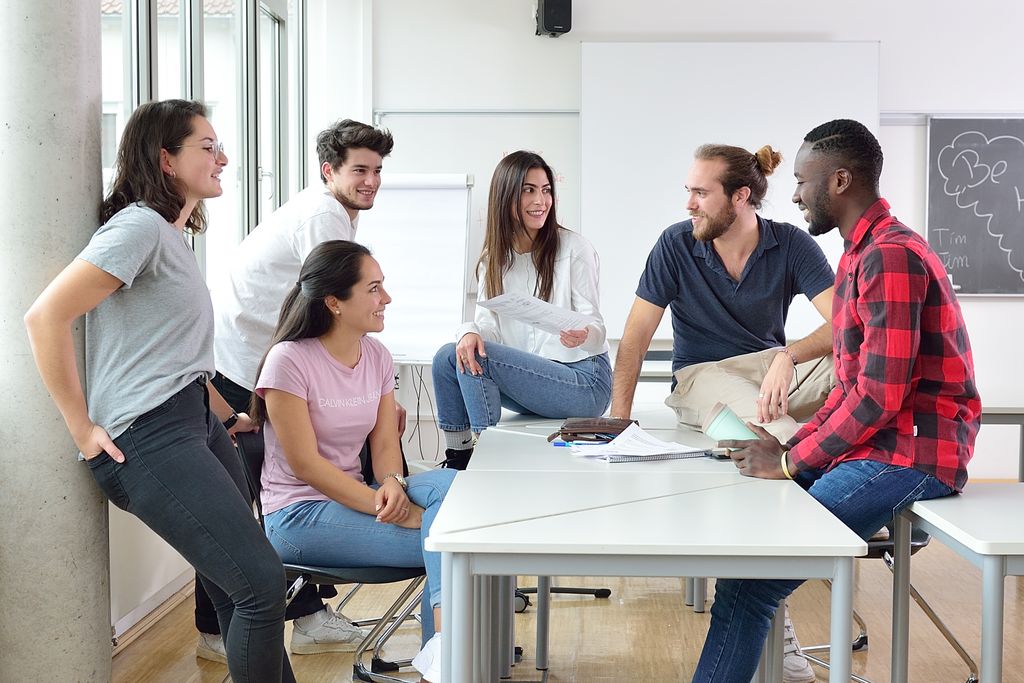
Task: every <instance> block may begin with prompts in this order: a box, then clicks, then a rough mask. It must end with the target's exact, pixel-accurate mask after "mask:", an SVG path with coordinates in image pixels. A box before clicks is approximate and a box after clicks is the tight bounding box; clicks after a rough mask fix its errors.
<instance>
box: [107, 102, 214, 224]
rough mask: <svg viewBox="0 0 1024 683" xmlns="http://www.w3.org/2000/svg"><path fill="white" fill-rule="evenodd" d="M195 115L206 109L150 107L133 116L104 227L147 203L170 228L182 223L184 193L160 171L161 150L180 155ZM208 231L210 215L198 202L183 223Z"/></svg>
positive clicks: (123, 142)
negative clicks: (127, 209)
mask: <svg viewBox="0 0 1024 683" xmlns="http://www.w3.org/2000/svg"><path fill="white" fill-rule="evenodd" d="M197 116H202V117H205V116H206V106H205V105H204V104H203V103H201V102H190V101H188V100H163V101H161V102H146V103H145V104H143V105H141V106H140V107H139V108H138V109H136V110H135V111H134V112H133V113H132V115H131V117H130V118H129V119H128V123H126V124H125V127H124V133H123V135H122V136H121V145H120V146H119V147H118V149H117V162H116V170H115V174H114V182H113V183H111V185H110V194H108V195H107V198H106V199H104V200H103V203H102V204H100V225H103V224H104V223H106V222H107V221H109V220H110V219H111V218H112V217H113V216H114V214H115V213H117V212H118V211H120V210H121V209H123V208H124V207H126V206H128V205H129V204H134V203H135V202H144V203H145V204H146V206H148V207H149V208H151V209H153V210H154V211H156V212H157V213H158V214H160V215H161V216H162V217H163V218H164V220H166V221H167V222H168V223H173V222H175V221H176V220H178V216H179V215H180V214H181V209H182V207H184V206H185V188H184V187H183V186H182V183H181V181H180V180H176V179H174V178H171V177H168V176H167V174H165V173H164V172H163V170H161V168H160V150H161V149H166V150H168V152H170V153H171V154H178V153H179V152H178V151H177V150H178V148H180V147H181V144H182V142H184V140H185V138H187V137H188V136H189V135H191V134H192V132H193V131H194V130H195V129H194V127H193V123H194V121H195V118H196V117H197ZM172 150H174V151H172ZM204 230H206V210H205V208H204V206H203V202H202V201H200V202H198V203H197V204H196V207H195V208H194V209H193V210H192V214H191V215H190V216H189V217H188V220H187V221H185V231H186V232H190V233H193V234H198V233H201V232H203V231H204Z"/></svg>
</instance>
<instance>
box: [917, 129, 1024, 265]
mask: <svg viewBox="0 0 1024 683" xmlns="http://www.w3.org/2000/svg"><path fill="white" fill-rule="evenodd" d="M1022 151H1024V140H1021V139H1020V138H1018V137H1014V136H1012V135H998V136H994V137H992V138H988V137H987V136H986V135H985V134H983V133H981V132H979V131H975V130H970V131H965V132H963V133H960V134H959V135H957V136H956V137H955V138H953V140H952V142H950V143H949V144H948V145H946V146H945V147H943V148H942V150H941V151H940V152H939V156H938V161H937V170H938V172H939V174H940V175H941V176H942V178H943V180H944V183H943V187H942V191H943V192H944V193H945V194H946V195H947V196H949V197H952V198H953V199H954V201H955V202H956V205H957V206H958V207H959V208H961V209H970V210H971V211H972V212H973V213H974V215H975V216H977V217H978V218H981V219H982V220H983V221H985V230H986V232H987V233H988V235H989V236H990V237H992V238H993V239H995V240H996V244H997V246H998V247H999V249H1000V250H1001V251H1002V252H1003V253H1004V254H1005V255H1006V261H1007V264H1008V265H1009V266H1010V268H1011V269H1012V270H1013V271H1014V272H1015V273H1017V276H1018V277H1019V278H1020V279H1021V280H1022V281H1024V231H1022V230H1021V229H1020V223H1021V216H1022V212H1024V197H1022V195H1024V189H1022V187H1021V186H1022V185H1024V163H1022V162H1020V159H1022V158H1024V155H1022V154H1021V152H1022ZM1011 162H1012V163H1014V164H1016V165H1020V166H1022V167H1021V168H1011ZM1007 206H1011V207H1016V209H1017V213H1016V214H1012V213H1010V214H1009V215H1007V212H1006V211H1005V210H1004V211H998V210H997V208H1005V207H1007ZM933 230H935V231H936V232H938V233H941V234H937V235H936V236H935V237H936V239H937V241H938V242H939V244H940V245H941V244H942V243H943V241H947V240H948V241H950V242H955V240H957V239H966V236H964V235H959V234H956V233H953V232H952V231H950V230H948V229H945V228H937V229H933ZM945 233H950V234H945ZM939 251H940V254H941V253H942V252H941V249H940V250H939ZM960 258H965V257H960ZM955 265H957V264H951V263H947V264H946V267H947V268H949V267H950V266H955ZM960 265H963V264H960Z"/></svg>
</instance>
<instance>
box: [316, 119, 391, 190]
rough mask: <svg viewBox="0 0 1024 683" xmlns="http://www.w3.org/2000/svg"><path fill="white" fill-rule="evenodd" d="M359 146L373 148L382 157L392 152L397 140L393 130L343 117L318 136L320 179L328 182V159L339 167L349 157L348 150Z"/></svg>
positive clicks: (334, 165)
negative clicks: (324, 170) (325, 168)
mask: <svg viewBox="0 0 1024 683" xmlns="http://www.w3.org/2000/svg"><path fill="white" fill-rule="evenodd" d="M357 147H365V148H366V149H371V150H373V151H374V152H376V153H377V154H379V155H381V156H382V157H386V156H387V155H389V154H391V150H392V149H394V147H395V140H394V138H392V137H391V132H390V131H387V130H382V129H380V128H374V127H373V126H368V125H366V124H365V123H360V122H358V121H353V120H352V119H342V120H341V121H338V122H337V123H335V124H334V125H333V126H331V127H330V128H328V129H327V130H324V131H321V132H320V134H319V135H317V136H316V154H317V157H319V159H320V169H321V170H320V180H322V181H324V182H325V183H326V182H327V178H326V177H325V176H324V172H323V165H324V162H325V161H326V162H327V163H329V164H330V165H331V168H333V169H337V168H338V167H339V166H341V165H342V164H343V163H345V159H347V158H348V151H349V150H350V149H355V148H357Z"/></svg>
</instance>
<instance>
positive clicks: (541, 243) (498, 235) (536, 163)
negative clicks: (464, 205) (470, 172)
mask: <svg viewBox="0 0 1024 683" xmlns="http://www.w3.org/2000/svg"><path fill="white" fill-rule="evenodd" d="M534 168H540V169H543V170H544V173H545V174H546V175H547V177H548V184H549V185H551V210H550V211H548V216H547V220H545V221H544V227H543V228H541V230H540V232H538V233H537V237H536V239H535V240H534V242H533V250H532V251H531V252H530V255H531V257H532V258H533V265H534V267H535V268H536V269H537V287H536V289H535V290H534V295H535V296H537V297H539V298H541V299H543V300H545V301H549V300H550V299H551V289H552V287H553V286H554V277H555V257H556V256H558V236H559V235H558V233H559V230H562V226H560V225H559V224H558V220H557V219H556V218H555V204H556V201H555V174H554V173H553V172H552V171H551V167H550V166H548V164H547V162H545V161H544V159H542V158H541V156H540V155H539V154H535V153H534V152H525V151H522V150H520V151H518V152H512V153H511V154H509V155H507V156H506V157H505V158H504V159H502V160H501V161H500V162H498V166H497V168H495V169H494V175H493V176H492V177H491V191H490V194H489V195H488V197H487V234H486V235H485V236H484V247H483V250H482V251H481V252H480V260H479V261H478V262H477V273H479V272H480V268H481V267H484V268H485V269H486V276H485V278H484V293H485V295H486V296H487V297H488V298H491V297H495V296H498V295H499V294H501V293H503V292H504V291H505V288H504V286H503V285H502V278H504V276H505V273H507V272H508V271H509V269H510V268H511V267H512V261H513V259H514V258H515V250H514V249H513V246H514V245H515V242H516V235H517V234H519V233H523V232H525V230H526V229H525V228H524V227H523V216H522V213H521V211H520V208H519V207H520V196H521V194H522V191H523V183H524V182H525V181H526V174H527V173H528V172H529V171H530V170H531V169H534Z"/></svg>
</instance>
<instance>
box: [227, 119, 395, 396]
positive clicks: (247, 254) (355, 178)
mask: <svg viewBox="0 0 1024 683" xmlns="http://www.w3.org/2000/svg"><path fill="white" fill-rule="evenodd" d="M393 146H394V141H393V140H392V137H391V134H390V133H389V132H387V131H383V130H379V129H377V128H374V127H373V126H368V125H366V124H364V123H359V122H357V121H352V120H350V119H345V120H343V121H339V122H338V123H336V124H334V125H333V126H331V127H330V128H328V129H327V130H325V131H323V132H322V133H320V134H319V135H318V136H317V139H316V149H317V155H318V157H319V159H320V179H321V181H323V182H322V183H314V184H313V185H310V186H309V187H307V188H306V189H305V190H303V191H302V192H299V193H298V194H297V195H295V197H293V198H292V199H291V200H289V201H288V202H287V203H286V204H284V206H282V207H281V208H279V209H278V210H277V211H275V212H274V213H273V214H271V215H270V216H269V217H268V218H266V219H265V220H264V221H263V222H262V223H260V224H259V226H257V228H256V229H255V230H253V231H252V233H251V234H249V236H248V237H246V238H245V239H244V240H242V243H241V244H240V245H239V246H238V250H237V251H236V252H235V255H234V257H233V262H232V264H231V270H230V272H229V274H228V276H227V278H226V279H225V280H224V281H223V282H221V283H219V284H218V285H217V286H215V287H214V288H213V290H212V292H211V295H212V297H213V308H214V312H215V315H216V328H215V333H214V342H213V350H214V355H215V358H216V363H217V372H218V373H219V374H220V375H222V376H223V377H221V378H219V380H220V382H215V384H216V385H217V387H218V389H219V390H221V392H222V394H224V392H223V390H222V389H221V384H227V383H226V382H224V380H228V381H229V382H230V383H231V384H234V385H237V387H238V389H241V390H244V392H245V394H246V397H247V395H248V394H249V393H250V392H251V391H252V390H253V387H254V386H255V385H256V370H257V367H258V366H259V362H260V359H261V358H263V354H264V353H266V352H267V349H269V348H270V341H271V337H272V336H273V334H274V328H275V327H276V326H277V318H278V314H279V313H280V311H281V303H282V302H283V301H284V297H285V295H286V294H287V293H288V290H289V289H290V288H291V286H292V285H293V284H295V281H296V280H297V279H298V277H299V269H300V268H301V267H302V262H303V261H305V260H306V256H307V255H308V254H309V252H310V251H311V250H312V249H313V247H315V246H316V245H318V244H320V243H321V242H325V241H327V240H355V236H356V228H357V227H358V222H359V212H360V211H363V210H366V209H370V208H372V207H373V200H374V198H375V197H376V196H377V190H378V188H380V171H381V165H382V162H383V159H384V157H386V156H387V155H388V154H390V153H391V149H392V147H393ZM227 386H228V393H227V394H224V397H225V398H227V399H228V402H229V403H230V402H231V399H230V398H228V396H229V395H232V394H237V393H238V391H237V390H235V391H232V389H235V387H231V386H230V385H227Z"/></svg>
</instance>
